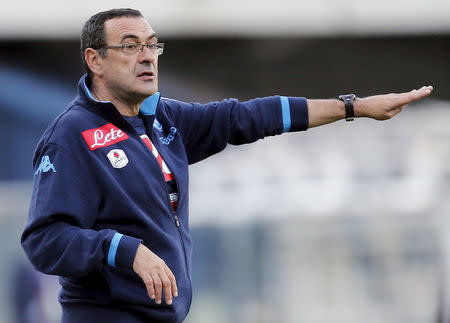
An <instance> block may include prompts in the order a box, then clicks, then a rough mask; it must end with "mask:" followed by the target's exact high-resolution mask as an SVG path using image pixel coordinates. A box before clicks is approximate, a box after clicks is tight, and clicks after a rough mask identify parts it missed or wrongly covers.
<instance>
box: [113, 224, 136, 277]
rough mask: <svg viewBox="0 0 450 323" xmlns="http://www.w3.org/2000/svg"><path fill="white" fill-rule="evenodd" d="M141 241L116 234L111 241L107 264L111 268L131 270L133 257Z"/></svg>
mask: <svg viewBox="0 0 450 323" xmlns="http://www.w3.org/2000/svg"><path fill="white" fill-rule="evenodd" d="M141 242H142V240H141V239H137V238H133V237H130V236H126V235H123V234H121V233H118V232H116V233H115V234H114V236H113V238H112V239H111V243H110V245H109V249H108V254H107V255H106V256H107V263H108V265H109V266H111V267H119V268H128V269H132V268H133V262H134V257H135V256H136V251H137V248H138V247H139V244H140V243H141Z"/></svg>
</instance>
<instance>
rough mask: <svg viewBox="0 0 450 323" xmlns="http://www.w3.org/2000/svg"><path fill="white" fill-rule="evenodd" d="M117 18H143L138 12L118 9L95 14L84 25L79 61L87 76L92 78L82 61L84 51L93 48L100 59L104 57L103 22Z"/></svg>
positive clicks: (84, 61) (87, 67)
mask: <svg viewBox="0 0 450 323" xmlns="http://www.w3.org/2000/svg"><path fill="white" fill-rule="evenodd" d="M119 17H141V18H143V16H142V13H141V12H140V11H139V10H135V9H130V8H119V9H111V10H107V11H102V12H99V13H96V14H95V15H93V16H92V17H91V18H89V19H88V20H87V21H86V23H85V24H84V27H83V30H82V31H81V38H80V48H81V61H82V62H83V66H84V68H85V70H86V72H87V73H88V74H89V76H92V72H91V70H90V69H89V66H88V65H87V63H86V60H85V59H84V51H85V50H86V49H87V48H93V49H96V50H98V52H99V54H100V55H101V56H102V57H105V56H106V49H104V48H103V47H104V46H106V39H105V21H108V20H111V19H113V18H119Z"/></svg>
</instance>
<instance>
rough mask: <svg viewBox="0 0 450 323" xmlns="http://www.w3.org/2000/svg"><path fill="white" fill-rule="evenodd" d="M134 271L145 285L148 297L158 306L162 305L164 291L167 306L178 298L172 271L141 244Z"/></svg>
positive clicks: (135, 259)
mask: <svg viewBox="0 0 450 323" xmlns="http://www.w3.org/2000/svg"><path fill="white" fill-rule="evenodd" d="M133 270H134V271H135V272H136V274H138V275H139V277H141V278H142V280H143V281H144V283H145V287H146V288H147V293H148V296H150V298H151V299H154V300H155V302H156V304H161V298H162V290H163V289H164V295H165V299H166V303H167V304H169V305H170V304H172V298H173V297H176V296H178V289H177V283H176V280H175V276H174V275H173V273H172V271H171V270H170V269H169V267H168V266H167V265H166V263H165V262H164V260H162V259H161V258H159V257H158V256H157V255H156V254H154V253H153V252H151V251H150V250H149V249H148V248H147V247H146V246H144V245H143V244H140V245H139V247H138V249H137V252H136V256H135V258H134V263H133Z"/></svg>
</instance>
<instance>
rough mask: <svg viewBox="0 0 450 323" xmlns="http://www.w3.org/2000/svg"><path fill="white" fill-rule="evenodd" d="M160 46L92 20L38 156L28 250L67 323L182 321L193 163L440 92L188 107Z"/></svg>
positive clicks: (125, 24) (135, 24)
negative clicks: (69, 89) (68, 98)
mask: <svg viewBox="0 0 450 323" xmlns="http://www.w3.org/2000/svg"><path fill="white" fill-rule="evenodd" d="M163 50H164V44H163V43H159V42H158V38H157V35H156V33H155V31H154V30H153V29H152V27H151V26H150V25H149V23H148V22H147V21H146V20H145V19H144V18H143V17H142V15H141V13H140V12H139V11H136V10H132V9H113V10H109V11H105V12H100V13H97V14H96V15H94V16H92V17H91V18H90V19H89V20H88V21H87V22H86V24H85V25H84V28H83V31H82V35H81V52H82V59H83V63H84V65H85V67H86V71H87V75H84V76H83V77H82V78H81V79H80V81H79V84H78V92H79V94H78V96H77V97H76V98H75V99H74V101H73V102H72V103H70V105H69V107H68V108H67V110H66V111H64V112H63V113H62V114H61V115H60V116H58V117H57V119H56V120H55V121H54V122H53V123H52V124H51V125H50V126H49V128H48V129H47V130H46V131H45V133H44V135H43V136H42V138H41V140H40V141H39V143H38V146H37V148H36V152H35V156H34V160H33V163H34V184H33V194H32V199H31V205H30V212H29V221H28V223H27V225H26V228H25V230H24V232H23V235H22V246H23V248H24V249H25V252H26V253H27V255H28V257H29V259H30V260H31V262H32V263H33V265H34V266H35V267H36V268H37V269H38V270H40V271H42V272H44V273H47V274H53V275H58V276H59V277H60V283H61V285H62V289H61V293H60V295H59V301H60V303H61V305H62V313H63V317H62V322H64V323H79V322H83V323H90V322H95V323H98V322H127V323H129V322H181V321H183V320H184V318H185V317H186V315H187V313H188V311H189V307H190V304H191V299H192V288H191V250H192V247H191V239H190V236H189V228H188V222H189V221H188V165H189V164H192V163H195V162H198V161H200V160H203V159H205V158H207V157H209V156H211V155H213V154H216V153H218V152H220V151H222V150H223V149H224V148H225V147H226V145H227V144H228V143H230V144H235V145H238V144H245V143H250V142H254V141H256V140H258V139H262V138H264V137H265V136H273V135H279V134H281V133H283V132H290V131H302V130H306V129H308V128H310V127H316V126H320V125H323V124H327V123H330V122H334V121H336V120H339V119H343V118H346V119H347V120H353V118H354V117H370V118H374V119H377V120H385V119H389V118H392V117H393V116H394V115H396V114H397V113H399V112H400V111H401V110H402V109H403V108H404V107H405V105H406V104H408V103H410V102H413V101H416V100H419V99H421V98H424V97H426V96H428V95H429V94H430V93H431V91H432V87H422V88H421V89H419V90H413V91H411V92H409V93H403V94H387V95H378V96H371V97H366V98H356V96H355V95H351V94H350V95H343V96H340V98H339V99H335V100H334V99H331V100H307V99H305V98H301V97H286V96H273V97H266V98H257V99H253V100H249V101H246V102H239V101H238V100H234V99H229V100H224V101H222V102H213V103H209V104H198V103H185V102H180V101H176V100H172V99H167V98H164V97H161V95H160V93H159V92H158V56H159V55H161V54H162V53H163ZM49 95H50V93H49ZM212 184H213V183H211V185H212Z"/></svg>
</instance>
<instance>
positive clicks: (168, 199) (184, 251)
mask: <svg viewBox="0 0 450 323" xmlns="http://www.w3.org/2000/svg"><path fill="white" fill-rule="evenodd" d="M150 135H151V139H150V140H151V142H152V144H153V145H154V146H155V148H156V150H157V151H158V154H160V155H161V158H162V160H163V161H164V162H165V163H166V165H167V167H168V168H169V169H170V171H171V172H172V169H173V168H171V167H170V165H169V164H168V163H167V161H166V159H165V158H164V156H163V154H162V153H161V150H160V149H158V148H159V147H157V146H156V144H155V141H154V136H153V129H152V132H151V134H150ZM141 141H142V139H141ZM142 143H144V142H143V141H142ZM144 145H145V143H144ZM150 154H151V155H152V156H153V159H154V160H155V161H156V163H157V164H158V161H157V160H156V158H155V156H154V155H153V153H152V152H151V151H150ZM158 166H159V164H158ZM172 175H173V179H174V181H175V185H176V187H177V192H178V203H177V210H178V206H179V205H181V203H179V202H180V201H181V192H180V188H179V186H178V181H177V179H176V178H175V173H173V172H172ZM161 177H162V179H163V181H164V187H165V189H166V193H167V194H166V196H167V202H168V203H169V207H170V211H171V212H172V215H173V217H174V220H175V225H176V227H177V229H178V234H179V235H180V240H181V244H182V246H183V253H184V262H185V266H186V272H187V274H188V276H189V277H190V276H191V274H190V272H189V266H188V259H187V252H186V246H185V245H184V240H183V236H182V234H181V229H180V221H179V220H180V219H179V218H178V215H177V213H176V212H175V211H174V209H173V208H172V204H171V203H170V197H169V190H168V189H167V185H166V180H165V179H164V175H163V173H162V171H161ZM189 284H190V289H191V290H192V286H191V285H192V283H191V280H190V279H189Z"/></svg>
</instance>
